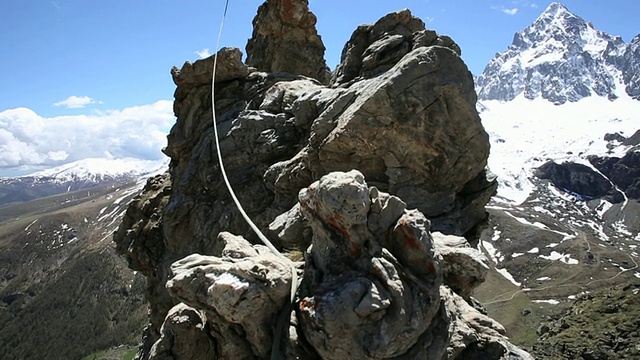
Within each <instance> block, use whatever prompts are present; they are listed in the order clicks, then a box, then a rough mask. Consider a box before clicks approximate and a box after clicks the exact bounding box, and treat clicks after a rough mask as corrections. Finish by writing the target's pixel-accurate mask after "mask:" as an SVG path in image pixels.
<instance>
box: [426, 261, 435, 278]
mask: <svg viewBox="0 0 640 360" xmlns="http://www.w3.org/2000/svg"><path fill="white" fill-rule="evenodd" d="M427 271H428V272H429V274H431V275H436V273H437V270H436V265H435V264H434V263H433V261H429V262H428V263H427Z"/></svg>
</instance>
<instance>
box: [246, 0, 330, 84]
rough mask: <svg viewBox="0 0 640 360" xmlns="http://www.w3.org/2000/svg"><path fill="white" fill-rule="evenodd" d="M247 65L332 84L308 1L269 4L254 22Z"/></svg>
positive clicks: (279, 0) (277, 0)
mask: <svg viewBox="0 0 640 360" xmlns="http://www.w3.org/2000/svg"><path fill="white" fill-rule="evenodd" d="M246 50H247V64H248V65H249V66H253V67H255V68H257V69H258V70H260V71H265V72H271V73H277V72H287V73H292V74H298V75H305V76H309V77H312V78H314V79H318V80H319V81H320V82H322V83H327V82H328V81H329V76H330V72H329V68H328V67H327V64H326V62H325V60H324V51H325V47H324V44H323V43H322V39H321V38H320V36H319V35H318V32H317V31H316V16H315V15H314V14H313V13H312V12H311V11H309V2H308V1H307V0H268V1H265V2H264V3H263V4H262V5H261V6H260V8H258V14H257V15H256V17H255V18H254V19H253V35H252V36H251V39H249V42H248V43H247V49H246Z"/></svg>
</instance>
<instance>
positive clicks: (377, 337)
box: [150, 171, 530, 359]
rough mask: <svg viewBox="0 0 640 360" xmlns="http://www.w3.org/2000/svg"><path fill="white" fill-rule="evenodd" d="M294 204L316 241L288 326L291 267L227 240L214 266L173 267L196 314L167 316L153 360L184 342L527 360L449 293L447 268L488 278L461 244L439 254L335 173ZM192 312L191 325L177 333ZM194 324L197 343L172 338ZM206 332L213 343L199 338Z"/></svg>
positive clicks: (175, 287) (338, 355)
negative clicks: (282, 320)
mask: <svg viewBox="0 0 640 360" xmlns="http://www.w3.org/2000/svg"><path fill="white" fill-rule="evenodd" d="M298 198H299V204H300V208H301V212H302V214H303V216H304V218H305V220H306V221H307V222H308V223H309V226H310V227H311V229H312V233H313V234H312V244H311V246H310V247H309V248H308V249H307V250H306V252H305V256H304V258H305V262H304V267H303V268H304V277H303V279H302V283H301V284H300V290H299V292H298V294H297V298H296V302H295V304H294V308H293V310H292V311H291V312H290V315H289V311H290V310H289V307H288V306H287V305H288V296H289V288H290V283H291V280H292V278H291V272H290V269H291V266H292V265H293V263H291V262H289V261H287V260H286V259H283V258H281V257H279V256H276V255H274V254H272V253H270V252H269V251H268V249H266V247H264V246H261V245H251V244H250V243H249V242H248V241H246V240H245V239H243V238H242V237H238V236H233V235H231V234H228V233H221V234H220V236H219V237H218V243H217V245H216V249H214V250H213V253H212V254H211V255H209V256H202V255H196V254H194V255H190V256H187V257H185V258H184V259H182V260H179V261H177V262H175V263H174V264H173V265H172V266H171V276H172V277H171V279H170V280H169V281H168V282H167V288H168V289H169V292H170V293H171V294H172V296H173V297H174V298H176V299H177V300H178V301H181V302H183V303H184V304H186V305H188V306H185V305H178V306H177V307H176V308H174V309H173V310H171V311H170V313H169V315H168V316H167V320H166V321H165V323H164V324H163V326H162V331H161V333H162V336H161V338H160V340H159V341H158V342H157V343H156V344H155V345H154V346H153V348H152V351H151V356H150V358H151V359H160V358H164V357H161V356H156V355H155V354H156V353H158V354H161V353H167V351H169V349H167V348H166V347H167V346H171V344H172V343H171V342H170V341H168V340H166V338H167V337H170V336H172V337H173V338H174V339H177V338H180V337H181V336H182V338H180V339H181V341H179V342H177V341H174V342H173V346H180V349H181V351H182V352H184V350H185V349H192V351H193V354H194V355H201V353H200V352H199V351H200V350H198V349H199V348H200V349H202V351H204V350H207V349H209V350H207V351H211V350H210V349H211V347H210V345H207V344H212V343H215V344H216V347H215V356H216V358H218V359H237V358H247V359H252V358H256V359H264V358H268V357H269V356H270V354H271V352H272V351H278V352H280V353H281V354H286V358H290V359H295V358H303V359H313V358H321V359H391V358H398V357H401V358H412V359H530V357H529V356H528V354H526V353H525V352H523V351H522V350H520V349H518V348H516V347H514V346H513V345H511V344H510V343H509V342H508V341H507V339H506V338H505V337H504V329H503V328H502V326H500V325H499V324H498V323H496V322H495V321H493V320H491V319H490V318H488V317H486V315H483V314H481V313H480V312H478V310H476V309H474V308H473V307H471V306H470V305H469V304H468V302H467V301H466V300H464V298H462V297H461V296H460V295H459V294H457V293H456V292H454V291H452V289H451V288H450V287H449V286H448V285H447V284H446V281H444V282H443V279H444V277H443V274H445V273H446V272H447V271H443V269H444V268H455V272H452V271H448V272H449V273H455V276H457V277H459V278H474V277H480V278H484V274H485V273H486V272H487V271H488V267H487V265H486V264H485V262H486V259H484V258H483V256H482V255H480V253H479V252H478V251H477V250H475V249H472V248H470V247H468V245H467V244H466V241H465V240H464V239H463V238H456V237H452V236H449V237H446V236H442V235H439V239H440V241H439V244H437V245H436V243H435V242H434V241H433V238H432V236H431V235H430V233H429V221H428V220H427V219H426V218H425V217H424V215H422V214H421V213H420V212H418V211H416V210H407V209H406V207H405V205H404V203H403V202H402V201H401V200H400V199H398V198H396V197H394V196H391V195H389V194H386V193H383V192H380V191H378V190H377V189H376V188H369V187H368V186H367V184H366V183H365V181H364V176H363V175H362V174H361V173H359V172H357V171H351V172H348V173H330V174H328V175H326V176H324V177H322V178H321V179H320V180H319V181H317V182H315V183H313V184H311V185H310V186H309V187H308V188H304V189H302V190H301V191H300V193H299V197H298ZM294 222H295V220H294ZM292 223H293V222H291V224H292ZM436 249H438V250H436ZM441 254H442V255H444V256H442V255H441ZM463 258H464V261H460V259H463ZM463 283H464V282H460V281H456V282H455V286H457V287H458V288H459V289H460V290H461V291H462V292H463V293H467V294H468V293H470V291H471V290H472V288H473V286H475V285H477V284H478V282H470V283H469V282H467V283H464V284H463ZM190 307H193V308H195V309H200V311H202V312H203V315H200V316H199V313H198V311H195V310H193V309H191V308H190ZM185 311H186V312H187V314H190V315H182V319H183V320H181V321H176V319H177V318H178V315H176V313H178V312H185ZM282 311H284V312H285V316H286V317H285V319H289V325H288V326H286V327H284V328H280V327H278V326H274V324H276V323H277V321H276V319H277V318H278V317H279V316H280V315H279V314H280V312H282ZM187 319H189V320H188V321H187ZM201 319H206V322H207V324H206V325H203V324H202V320H201ZM189 323H194V324H195V326H192V327H191V328H188V327H187V328H185V329H190V330H188V331H190V332H192V333H193V335H192V336H191V337H185V336H184V335H183V334H185V333H187V330H185V329H181V330H174V331H168V330H167V328H171V329H175V328H176V327H185V324H189ZM194 327H195V328H194ZM205 327H206V328H208V329H209V332H208V333H209V336H211V339H210V340H209V341H208V342H207V341H205V340H202V339H201V332H198V331H201V330H202V329H203V328H205ZM280 332H282V333H280ZM275 339H282V342H279V341H275ZM196 342H197V343H200V345H199V346H196ZM185 343H186V344H185ZM190 343H191V344H190ZM273 346H276V347H279V349H274V348H273ZM159 349H162V351H160V350H159ZM176 358H190V357H189V356H186V357H176Z"/></svg>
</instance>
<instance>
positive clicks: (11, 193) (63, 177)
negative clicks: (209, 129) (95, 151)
mask: <svg viewBox="0 0 640 360" xmlns="http://www.w3.org/2000/svg"><path fill="white" fill-rule="evenodd" d="M168 160H169V159H166V160H142V159H134V158H123V159H106V158H90V159H83V160H79V161H75V162H71V163H68V164H64V165H61V166H57V167H54V168H50V169H46V170H42V171H38V172H35V173H33V174H29V175H24V176H20V177H15V178H5V179H0V205H3V204H7V203H12V202H21V201H28V200H32V199H36V198H40V197H43V196H50V195H55V194H60V193H64V192H72V191H76V190H81V189H87V188H91V187H95V186H99V185H109V184H116V183H121V182H131V181H136V180H138V179H140V178H146V177H149V176H151V175H154V174H157V173H161V172H164V171H165V169H166V168H167V166H168V162H169V161H168Z"/></svg>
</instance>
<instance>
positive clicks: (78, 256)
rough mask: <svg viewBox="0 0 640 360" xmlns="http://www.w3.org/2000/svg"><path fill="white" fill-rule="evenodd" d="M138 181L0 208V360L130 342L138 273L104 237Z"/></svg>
mask: <svg viewBox="0 0 640 360" xmlns="http://www.w3.org/2000/svg"><path fill="white" fill-rule="evenodd" d="M142 185H143V183H136V182H133V183H131V182H129V183H126V184H122V185H121V186H118V187H115V186H112V185H108V186H102V187H93V188H91V189H85V190H81V191H75V192H73V191H72V192H69V193H65V194H62V195H57V196H51V197H45V198H40V199H37V200H32V201H28V202H22V203H18V204H11V205H7V206H4V207H1V208H0V274H2V275H1V277H0V327H2V329H3V330H4V331H2V332H1V333H0V344H2V346H1V347H0V358H2V359H80V358H83V357H84V356H86V355H89V354H91V353H93V352H95V351H97V350H102V349H107V348H111V347H113V346H116V345H122V344H126V345H128V346H129V347H132V346H134V345H135V344H136V343H137V340H136V335H137V334H138V333H139V332H140V331H141V329H142V327H143V326H144V322H145V320H146V312H147V305H146V301H145V300H144V297H143V293H144V288H145V284H144V279H143V278H142V277H141V276H140V275H136V274H134V273H133V272H132V271H131V270H129V269H128V268H127V266H126V262H125V261H124V260H123V259H121V258H120V257H119V256H117V255H116V254H115V251H114V249H113V245H112V243H111V237H112V233H113V232H114V231H115V229H116V228H117V226H118V224H119V222H120V219H121V217H122V215H123V214H124V211H125V208H126V205H127V204H128V202H129V201H130V200H131V199H132V198H133V197H134V196H135V195H136V194H137V193H138V191H139V190H140V188H141V187H142ZM123 351H124V350H123Z"/></svg>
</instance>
